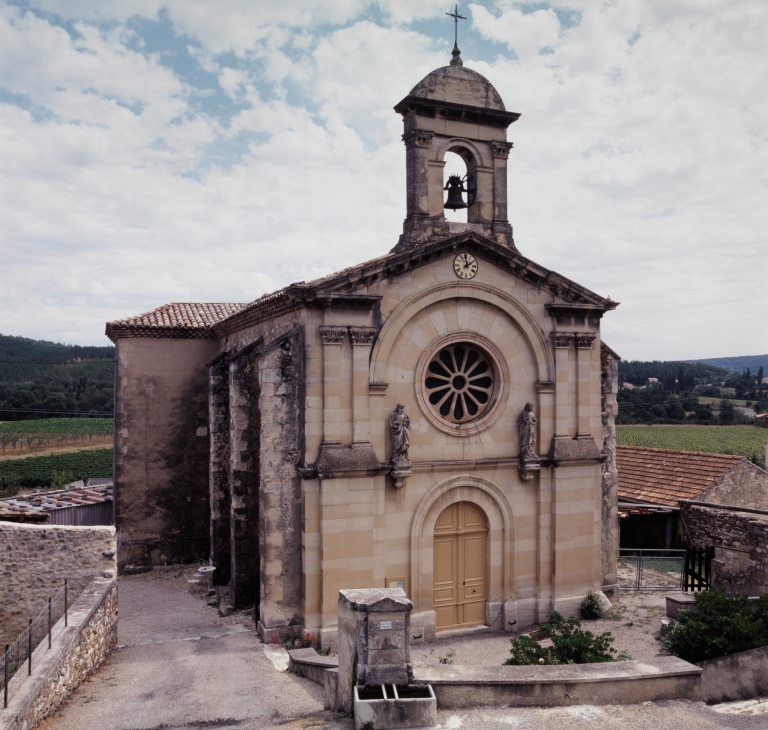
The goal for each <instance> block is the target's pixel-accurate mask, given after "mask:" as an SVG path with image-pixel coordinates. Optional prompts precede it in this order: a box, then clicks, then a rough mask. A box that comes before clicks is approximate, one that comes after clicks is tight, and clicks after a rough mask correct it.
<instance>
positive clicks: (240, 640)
mask: <svg viewBox="0 0 768 730" xmlns="http://www.w3.org/2000/svg"><path fill="white" fill-rule="evenodd" d="M192 572H193V571H192V570H191V569H190V568H186V569H179V568H170V569H160V570H156V571H154V572H153V573H149V574H145V575H139V576H131V577H122V578H121V579H120V581H119V583H118V591H119V597H118V602H119V629H118V633H119V642H120V646H121V648H119V649H118V650H117V651H116V652H115V653H114V654H113V655H112V656H111V657H110V658H109V659H108V660H107V661H106V662H105V663H104V665H103V666H102V667H101V668H100V669H99V670H98V671H97V672H96V673H95V674H94V675H93V676H92V677H91V678H90V679H89V680H87V681H86V682H84V683H83V684H82V685H81V686H80V687H79V688H78V690H77V691H76V692H75V693H74V694H73V695H72V697H71V698H70V700H69V701H68V702H67V703H66V704H65V705H63V706H62V707H61V708H60V709H59V711H58V712H56V713H55V714H54V715H53V716H52V717H51V718H49V719H48V720H47V721H46V722H44V723H43V724H42V725H41V726H40V727H41V730H177V729H178V730H186V729H187V728H189V729H191V728H221V729H223V730H226V729H228V728H237V729H238V730H249V729H250V728H281V730H288V729H290V730H293V729H294V728H296V730H298V729H299V728H323V727H326V720H328V721H329V724H327V727H333V728H338V729H339V730H341V729H342V728H350V727H351V726H352V724H351V722H350V721H347V720H346V719H344V718H339V719H340V720H341V722H333V721H332V720H331V717H333V718H334V719H335V716H332V715H330V714H328V713H324V712H323V698H322V688H321V687H319V686H318V685H316V684H314V683H313V682H310V681H308V680H306V679H302V678H300V677H297V676H295V675H292V674H288V673H287V672H278V671H276V670H275V668H274V666H273V664H272V662H271V661H270V660H269V659H267V657H266V656H265V654H264V645H263V644H261V643H260V642H259V640H258V638H257V637H256V634H255V633H254V631H253V622H252V621H246V622H245V625H243V623H242V621H243V618H242V617H229V618H228V619H222V618H219V617H218V615H217V611H215V609H213V608H209V607H208V606H206V603H205V600H204V599H203V598H202V597H200V596H195V595H192V594H190V593H189V590H188V587H187V582H186V581H187V578H188V577H189V575H190V574H191V573H192Z"/></svg>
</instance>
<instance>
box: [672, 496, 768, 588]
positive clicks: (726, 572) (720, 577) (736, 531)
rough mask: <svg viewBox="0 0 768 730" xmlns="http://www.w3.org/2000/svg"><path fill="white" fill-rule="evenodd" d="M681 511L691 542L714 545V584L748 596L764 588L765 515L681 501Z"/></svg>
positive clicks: (767, 567) (767, 579) (767, 564)
mask: <svg viewBox="0 0 768 730" xmlns="http://www.w3.org/2000/svg"><path fill="white" fill-rule="evenodd" d="M681 515H682V518H683V520H684V522H685V525H686V526H687V528H688V532H689V533H690V536H691V539H692V540H693V542H694V544H696V545H702V546H704V545H714V546H715V548H716V553H715V560H713V561H712V584H713V586H714V587H715V588H718V589H720V590H724V591H726V593H736V592H739V593H747V594H748V595H751V596H754V595H760V594H763V593H766V592H768V589H767V588H766V583H768V515H758V514H752V513H749V512H731V511H726V510H719V509H714V508H710V507H694V506H691V505H685V504H684V505H682V509H681ZM747 555H748V559H747ZM742 556H743V557H742Z"/></svg>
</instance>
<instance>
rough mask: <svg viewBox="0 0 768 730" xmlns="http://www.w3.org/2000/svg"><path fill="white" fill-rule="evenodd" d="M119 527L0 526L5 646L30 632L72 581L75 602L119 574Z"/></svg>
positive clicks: (0, 638)
mask: <svg viewBox="0 0 768 730" xmlns="http://www.w3.org/2000/svg"><path fill="white" fill-rule="evenodd" d="M116 550H117V543H116V539H115V528H114V527H69V526H64V525H26V524H19V523H13V522H0V644H3V645H4V644H6V643H8V642H10V641H12V640H13V639H15V638H16V636H17V635H18V634H19V633H20V632H21V631H23V630H24V629H25V628H26V627H27V623H28V620H29V619H30V618H34V617H35V616H37V614H38V613H39V612H40V611H41V610H42V608H43V606H44V605H45V604H46V602H47V601H48V598H50V597H52V596H53V595H54V594H55V593H56V592H57V591H58V590H59V589H60V588H61V587H62V586H63V585H64V579H65V578H66V579H67V580H68V586H69V600H70V601H74V600H75V599H76V598H77V597H78V596H79V595H80V594H81V593H82V591H83V590H84V589H85V588H86V586H87V585H88V584H89V583H90V582H91V580H92V579H93V578H95V577H97V576H103V575H105V574H107V573H109V574H110V575H114V574H115V571H116V569H117V560H116Z"/></svg>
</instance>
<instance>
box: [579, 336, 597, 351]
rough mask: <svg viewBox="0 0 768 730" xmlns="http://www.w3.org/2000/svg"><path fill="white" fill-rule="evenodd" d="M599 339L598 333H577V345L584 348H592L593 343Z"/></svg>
mask: <svg viewBox="0 0 768 730" xmlns="http://www.w3.org/2000/svg"><path fill="white" fill-rule="evenodd" d="M596 339H597V335H590V334H585V333H582V332H579V333H577V334H576V347H579V348H581V349H582V350H591V349H592V343H593V342H594V341H595V340H596Z"/></svg>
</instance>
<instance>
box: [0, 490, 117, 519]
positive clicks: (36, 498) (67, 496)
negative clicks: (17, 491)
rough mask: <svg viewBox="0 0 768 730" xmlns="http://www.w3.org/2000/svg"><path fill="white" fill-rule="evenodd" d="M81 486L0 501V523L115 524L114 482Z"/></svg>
mask: <svg viewBox="0 0 768 730" xmlns="http://www.w3.org/2000/svg"><path fill="white" fill-rule="evenodd" d="M90 482H93V484H91V483H90ZM79 484H81V485H83V486H76V487H74V488H72V489H63V490H60V491H55V492H50V491H48V490H44V491H40V492H34V493H33V494H24V495H19V496H16V497H6V498H5V499H0V520H2V521H4V522H34V523H37V524H48V525H72V526H76V527H82V526H85V525H112V524H114V518H113V509H112V504H113V503H112V480H111V479H98V480H89V486H85V485H84V484H83V482H79Z"/></svg>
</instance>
